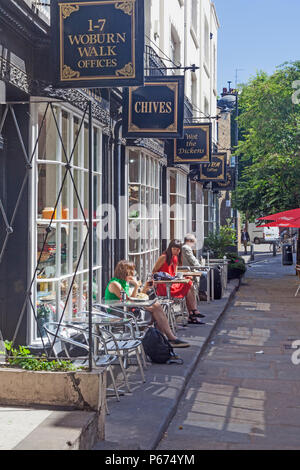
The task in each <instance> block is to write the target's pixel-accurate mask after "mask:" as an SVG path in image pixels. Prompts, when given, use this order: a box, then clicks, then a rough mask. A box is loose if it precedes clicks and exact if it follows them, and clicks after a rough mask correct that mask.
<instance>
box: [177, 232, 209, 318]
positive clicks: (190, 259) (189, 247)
mask: <svg viewBox="0 0 300 470" xmlns="http://www.w3.org/2000/svg"><path fill="white" fill-rule="evenodd" d="M196 243H197V239H196V237H195V235H193V234H192V233H188V234H187V235H186V236H185V237H184V244H183V246H182V265H183V266H191V267H192V266H201V261H202V257H201V259H200V260H198V259H197V258H196V256H195V255H194V253H193V248H195V246H196ZM199 277H200V286H199V290H200V292H201V293H204V292H206V290H207V273H206V272H202V273H201V275H200V276H199ZM197 279H198V278H197ZM203 316H204V315H203Z"/></svg>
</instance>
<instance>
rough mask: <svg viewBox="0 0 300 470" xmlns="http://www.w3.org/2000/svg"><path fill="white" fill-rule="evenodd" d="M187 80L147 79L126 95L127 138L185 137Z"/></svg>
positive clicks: (124, 117)
mask: <svg viewBox="0 0 300 470" xmlns="http://www.w3.org/2000/svg"><path fill="white" fill-rule="evenodd" d="M183 119H184V77H181V76H176V77H171V76H170V77H168V76H166V77H146V79H145V84H144V86H139V87H131V88H128V89H125V90H124V92H123V137H154V138H159V139H172V138H173V139H175V138H182V137H183Z"/></svg>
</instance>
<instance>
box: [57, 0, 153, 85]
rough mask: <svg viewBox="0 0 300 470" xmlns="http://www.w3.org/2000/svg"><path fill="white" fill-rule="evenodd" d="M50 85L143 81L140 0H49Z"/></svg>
mask: <svg viewBox="0 0 300 470" xmlns="http://www.w3.org/2000/svg"><path fill="white" fill-rule="evenodd" d="M51 30H52V43H53V48H54V65H55V66H54V70H55V77H54V85H55V86H57V87H59V88H101V87H128V86H135V85H141V84H143V83H144V44H145V42H144V0H126V1H124V0H123V1H120V0H94V1H91V0H81V1H73V2H72V1H69V0H52V1H51Z"/></svg>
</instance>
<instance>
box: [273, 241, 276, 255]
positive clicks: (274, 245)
mask: <svg viewBox="0 0 300 470" xmlns="http://www.w3.org/2000/svg"><path fill="white" fill-rule="evenodd" d="M273 256H276V243H275V242H273Z"/></svg>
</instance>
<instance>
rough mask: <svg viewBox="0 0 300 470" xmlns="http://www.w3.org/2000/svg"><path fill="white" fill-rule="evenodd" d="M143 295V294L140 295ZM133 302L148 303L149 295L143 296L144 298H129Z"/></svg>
mask: <svg viewBox="0 0 300 470" xmlns="http://www.w3.org/2000/svg"><path fill="white" fill-rule="evenodd" d="M140 295H141V294H140ZM128 299H129V300H130V301H131V302H147V300H149V297H148V295H147V294H143V296H142V297H141V296H139V297H129V298H128Z"/></svg>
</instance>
